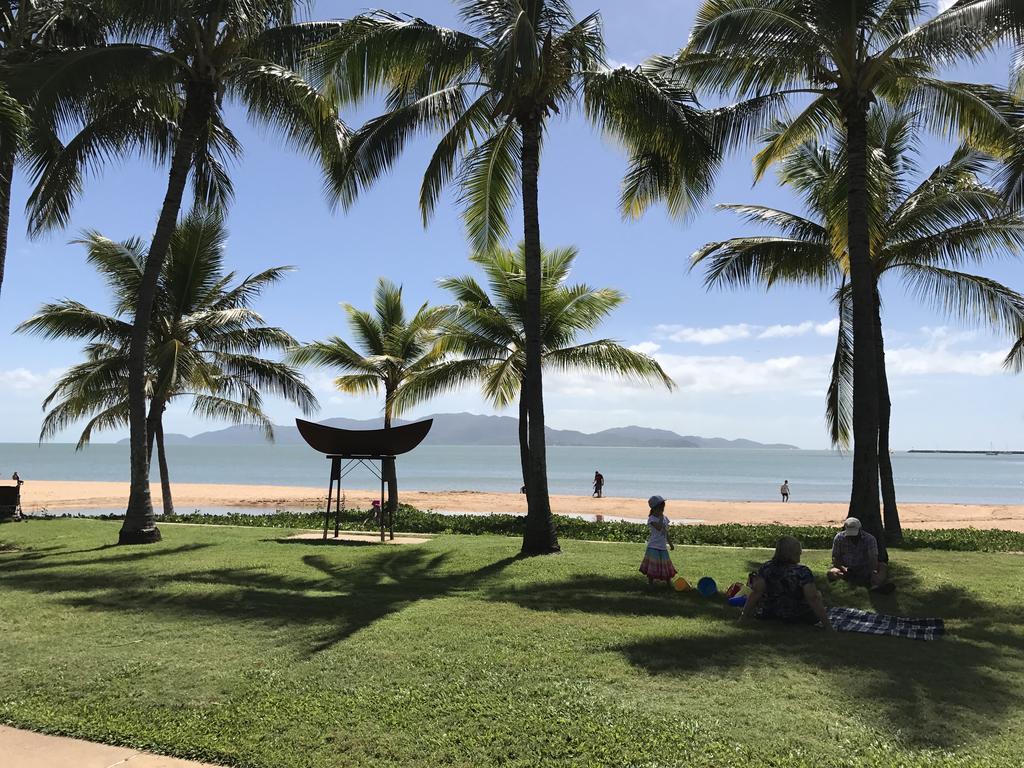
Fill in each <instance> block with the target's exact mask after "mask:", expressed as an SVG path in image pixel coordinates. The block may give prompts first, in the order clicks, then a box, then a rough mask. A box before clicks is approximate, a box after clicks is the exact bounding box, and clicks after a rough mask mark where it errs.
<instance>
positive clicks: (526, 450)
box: [518, 382, 530, 502]
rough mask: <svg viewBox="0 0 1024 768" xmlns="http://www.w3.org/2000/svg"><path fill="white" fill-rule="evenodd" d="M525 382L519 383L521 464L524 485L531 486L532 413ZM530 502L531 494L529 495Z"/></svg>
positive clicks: (525, 486)
mask: <svg viewBox="0 0 1024 768" xmlns="http://www.w3.org/2000/svg"><path fill="white" fill-rule="evenodd" d="M525 387H526V384H525V382H520V384H519V425H518V426H519V464H520V465H521V466H522V468H523V487H524V488H528V487H529V479H530V414H529V413H528V412H527V408H526V398H525V397H524V396H523V391H524V390H525ZM527 502H529V496H527Z"/></svg>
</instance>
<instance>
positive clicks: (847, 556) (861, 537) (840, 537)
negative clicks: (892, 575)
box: [826, 517, 896, 595]
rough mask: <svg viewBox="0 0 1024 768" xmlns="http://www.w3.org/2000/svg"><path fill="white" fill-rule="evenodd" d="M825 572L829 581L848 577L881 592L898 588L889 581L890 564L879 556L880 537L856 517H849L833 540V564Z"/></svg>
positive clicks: (842, 579)
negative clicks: (863, 528) (867, 528)
mask: <svg viewBox="0 0 1024 768" xmlns="http://www.w3.org/2000/svg"><path fill="white" fill-rule="evenodd" d="M826 576H827V577H828V580H829V581H837V580H839V581H846V582H849V583H850V584H855V585H857V586H860V587H867V588H868V589H869V590H871V591H872V592H878V593H879V594H882V595H888V594H890V593H891V592H892V591H893V590H895V589H896V585H895V584H893V583H892V582H891V581H888V576H889V566H888V564H887V563H883V562H880V561H879V559H878V541H877V540H876V539H875V537H874V536H872V535H871V534H870V533H868V532H867V531H863V530H861V524H860V520H858V519H857V518H856V517H848V518H846V520H845V522H843V530H841V531H840V532H839V533H837V534H836V537H835V538H834V539H833V540H832V567H831V568H830V569H829V571H828V573H827V574H826Z"/></svg>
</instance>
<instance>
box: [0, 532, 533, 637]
mask: <svg viewBox="0 0 1024 768" xmlns="http://www.w3.org/2000/svg"><path fill="white" fill-rule="evenodd" d="M296 543H299V542H296ZM351 544H352V545H353V546H356V547H361V546H365V545H363V544H362V543H360V542H351ZM210 546H214V545H212V544H191V545H183V546H179V547H168V548H161V549H149V548H146V549H136V550H133V551H131V552H130V553H125V554H118V555H109V556H107V557H103V558H87V559H75V558H68V559H63V560H58V559H54V560H51V561H47V562H38V561H33V560H31V559H27V558H26V557H18V556H15V557H8V558H6V562H4V561H0V589H12V590H23V591H31V592H39V593H47V594H58V593H62V592H70V593H71V594H69V595H68V596H67V597H63V598H61V601H62V602H63V603H64V604H66V605H71V606H74V607H77V608H83V609H87V610H93V611H107V612H130V613H136V612H138V610H139V609H140V606H143V607H144V610H145V611H146V612H147V613H151V614H158V615H163V616H169V617H173V618H176V619H182V620H186V621H188V620H195V619H196V618H197V617H201V616H204V615H205V616H208V617H215V618H217V619H218V620H226V621H237V622H240V623H251V622H258V623H260V624H262V625H265V626H270V627H285V626H287V627H298V628H303V627H308V628H311V629H312V630H313V631H314V633H315V639H314V640H313V641H312V643H311V644H309V645H305V651H306V652H307V653H308V654H310V655H312V654H315V653H317V652H319V651H323V650H326V649H328V648H330V647H332V646H334V645H335V644H337V643H339V642H342V641H344V640H345V639H346V638H348V637H350V636H351V635H353V634H355V633H356V632H358V631H360V630H362V629H365V628H367V627H370V626H372V625H373V624H375V623H376V622H378V621H380V620H381V619H384V618H386V617H387V616H389V615H391V614H394V613H397V612H398V611H401V610H402V609H404V608H406V607H407V606H410V605H412V604H414V603H418V602H421V601H424V600H433V599H435V598H440V597H447V596H450V595H452V594H456V593H458V592H460V591H462V590H466V589H475V588H478V587H479V585H480V583H481V581H483V580H486V579H487V578H488V577H489V576H491V575H494V574H497V573H500V572H501V571H502V570H503V569H504V568H506V567H507V566H508V565H509V564H510V563H512V562H514V561H515V560H517V559H518V557H506V558H503V559H501V560H498V561H496V562H493V563H490V564H488V565H485V566H483V567H480V568H477V569H473V570H468V571H452V570H451V568H450V567H449V565H450V564H449V559H450V556H451V555H450V553H449V552H440V553H438V552H436V551H428V550H425V549H423V548H407V549H393V548H388V549H387V550H385V551H381V552H379V553H378V554H376V555H371V556H370V557H367V558H362V559H359V560H357V561H352V560H341V561H335V560H333V559H332V558H330V557H328V556H327V555H328V553H327V551H324V552H323V554H312V553H311V554H307V555H304V556H303V557H302V563H303V564H304V565H306V566H307V567H308V568H310V569H312V570H313V571H314V572H315V574H314V575H312V576H310V577H303V576H289V575H285V574H280V573H274V572H270V571H267V570H262V569H258V568H249V567H246V568H215V569H195V570H189V568H188V560H187V559H186V560H184V561H179V562H177V563H176V565H178V566H179V567H178V568H176V569H174V568H171V567H170V559H169V562H168V567H167V568H165V569H162V570H160V571H159V572H155V573H154V572H149V571H141V572H140V571H137V570H134V569H117V568H105V567H95V566H109V565H114V564H125V563H130V562H132V561H136V560H138V561H151V560H152V558H161V559H162V558H164V557H166V556H168V555H186V556H187V555H188V554H189V553H191V552H194V551H196V550H199V549H204V548H206V547H210ZM321 546H323V545H322V543H321ZM328 546H329V547H330V548H332V549H334V548H338V551H340V550H341V549H344V547H343V546H341V545H336V544H333V545H328ZM370 546H372V545H370ZM67 554H71V553H67Z"/></svg>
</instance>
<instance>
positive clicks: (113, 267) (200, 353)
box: [17, 211, 317, 514]
mask: <svg viewBox="0 0 1024 768" xmlns="http://www.w3.org/2000/svg"><path fill="white" fill-rule="evenodd" d="M226 241H227V231H226V229H225V227H224V219H223V215H222V214H221V213H219V212H217V211H195V212H193V213H192V214H190V215H189V216H187V217H186V218H185V219H184V220H183V221H182V223H181V224H180V225H179V226H178V227H177V229H176V230H175V231H174V233H173V235H172V237H171V243H170V248H169V251H168V258H167V260H166V261H165V263H164V267H163V269H162V270H161V274H160V281H159V283H157V293H156V298H155V301H154V312H153V314H152V316H151V319H150V333H149V348H148V350H147V354H146V361H147V362H146V390H145V391H146V397H147V400H148V401H149V409H148V414H147V435H148V446H147V464H148V462H149V461H150V460H151V457H152V448H153V443H154V440H155V443H156V448H157V456H158V460H159V464H160V482H161V486H162V489H163V512H164V514H170V513H171V512H173V511H174V505H173V501H172V497H171V488H170V478H169V473H168V468H167V460H166V454H165V451H164V441H163V414H164V411H165V410H166V408H167V406H168V405H169V404H170V403H171V402H172V401H175V400H179V399H188V400H190V404H191V411H192V413H193V414H196V415H198V416H201V417H205V418H211V419H224V420H227V421H230V422H232V423H236V424H240V423H245V424H255V425H258V426H260V427H262V428H263V431H264V434H265V435H266V437H267V439H270V440H272V439H273V436H274V433H273V427H272V425H271V423H270V420H269V419H268V417H267V416H266V415H265V414H264V412H263V395H266V394H273V395H278V396H281V397H284V398H285V399H287V400H290V401H291V402H294V403H296V404H297V405H298V406H299V407H300V408H301V409H302V410H303V412H306V413H308V412H311V411H312V410H313V409H315V408H316V407H317V403H316V398H315V397H314V395H313V393H312V392H311V391H310V389H309V387H308V386H307V385H306V384H305V383H304V382H303V381H302V377H301V376H300V375H299V374H298V373H297V372H296V371H295V370H294V369H292V368H291V367H290V366H288V365H286V364H283V363H280V362H277V361H274V360H269V359H266V358H265V357H264V355H265V354H266V353H267V352H270V351H275V350H284V349H287V348H290V347H291V346H293V345H294V344H295V340H294V339H293V338H292V337H291V336H290V335H289V334H287V333H285V332H284V331H282V330H281V329H280V328H274V327H272V326H267V325H265V324H264V322H263V318H262V317H261V316H260V315H259V314H258V313H256V312H255V311H253V310H252V309H251V306H250V305H251V304H252V302H253V301H254V300H255V299H256V298H257V297H258V296H259V295H260V294H261V293H262V292H263V291H264V290H265V289H266V288H268V287H269V286H271V285H273V284H274V283H276V282H278V281H279V280H280V279H281V278H282V277H284V275H285V274H286V273H287V272H288V271H289V268H287V267H273V268H271V269H267V270H264V271H262V272H259V273H257V274H253V275H249V276H248V277H246V278H244V279H242V280H240V281H238V282H235V278H236V275H235V273H234V272H228V273H225V271H224V246H225V243H226ZM79 242H80V243H82V244H83V245H85V246H86V248H87V249H88V257H87V258H88V261H89V263H90V264H92V265H93V266H94V267H96V269H97V270H98V271H99V273H100V274H101V276H102V277H103V278H104V280H105V281H106V283H107V286H108V288H109V289H110V292H111V294H112V298H113V305H114V311H113V313H112V314H104V313H103V312H100V311H97V310H93V309H90V308H89V307H87V306H85V305H83V304H81V303H79V302H77V301H72V300H70V299H65V300H63V301H59V302H55V303H51V304H44V305H43V306H42V307H41V308H40V310H39V312H37V313H36V314H35V315H34V316H33V317H31V318H29V319H28V320H26V321H25V322H23V323H22V324H21V325H19V326H18V329H17V330H18V331H20V332H25V333H32V334H36V335H39V336H42V337H44V338H48V339H82V340H84V341H86V342H87V345H86V347H85V354H86V360H85V361H84V362H82V363H79V364H77V365H74V366H72V367H71V368H70V369H68V370H67V371H66V372H65V373H64V374H63V375H62V376H61V378H60V379H59V380H58V381H57V383H56V385H55V386H54V388H53V390H52V391H51V392H50V393H49V394H48V395H47V397H46V400H45V401H44V402H43V408H44V409H47V408H49V409H50V410H49V412H48V413H47V414H46V417H45V419H44V420H43V424H42V429H41V431H40V434H39V439H40V440H45V439H47V438H50V437H53V436H54V435H55V434H57V433H58V432H60V431H62V430H64V429H65V428H67V427H68V426H70V425H71V424H74V423H75V422H77V421H80V420H81V419H88V421H87V422H86V424H85V427H84V429H83V430H82V434H81V436H80V437H79V440H78V445H77V448H78V449H81V448H82V447H84V446H85V445H87V444H88V443H89V441H90V439H91V438H92V434H93V433H94V432H96V431H98V430H103V429H112V428H119V427H123V426H125V425H126V424H127V423H128V392H127V389H128V359H129V352H128V348H129V344H130V343H131V334H132V322H131V312H132V309H133V308H134V306H135V298H136V295H137V293H138V289H139V284H140V283H141V281H142V276H143V274H144V266H143V265H144V264H145V260H146V252H145V246H144V244H143V242H142V241H141V240H139V239H133V240H128V241H126V242H123V243H118V242H114V241H113V240H109V239H107V238H105V237H103V236H102V235H100V234H99V233H97V232H90V233H87V234H86V235H85V237H84V238H83V239H82V240H80V241H79Z"/></svg>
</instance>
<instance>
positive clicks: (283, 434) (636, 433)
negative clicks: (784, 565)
mask: <svg viewBox="0 0 1024 768" xmlns="http://www.w3.org/2000/svg"><path fill="white" fill-rule="evenodd" d="M426 419H433V420H434V426H433V427H432V428H431V430H430V434H428V435H427V438H426V440H424V441H423V444H424V445H517V444H518V442H519V420H518V419H516V418H514V417H512V416H491V415H483V414H475V413H437V414H432V415H430V416H425V417H424V418H423V419H416V421H424V420H426ZM319 423H321V424H326V425H327V426H331V427H340V428H342V429H380V428H381V427H382V426H383V419H380V418H377V419H347V418H333V419H324V420H322V421H320V422H319ZM409 423H410V422H409V421H407V420H404V419H396V420H395V424H396V425H397V424H409ZM545 434H546V435H547V444H548V445H580V446H584V445H585V446H600V447H605V448H736V449H753V448H767V449H778V450H796V448H797V447H796V446H795V445H788V444H785V443H758V442H756V441H754V440H744V439H737V440H728V439H726V438H722V437H699V436H697V435H680V434H677V433H675V432H672V431H670V430H667V429H655V428H652V427H637V426H628V427H614V428H612V429H605V430H602V431H600V432H593V433H588V432H579V431H577V430H572V429H553V428H551V427H548V428H547V429H546V430H545ZM274 435H275V442H276V443H277V444H278V445H303V444H304V442H303V440H302V437H301V436H300V435H299V431H298V429H296V428H295V426H294V425H280V426H279V425H275V426H274ZM164 440H165V442H166V443H167V445H253V444H256V443H263V442H265V441H264V438H263V433H262V432H261V431H260V430H259V429H258V428H256V427H251V426H232V427H226V428H224V429H217V430H211V431H209V432H200V433H199V434H197V435H194V436H192V437H189V436H187V435H182V434H177V433H167V434H165V435H164ZM118 442H119V443H126V442H127V438H126V439H123V440H120V441H118Z"/></svg>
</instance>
